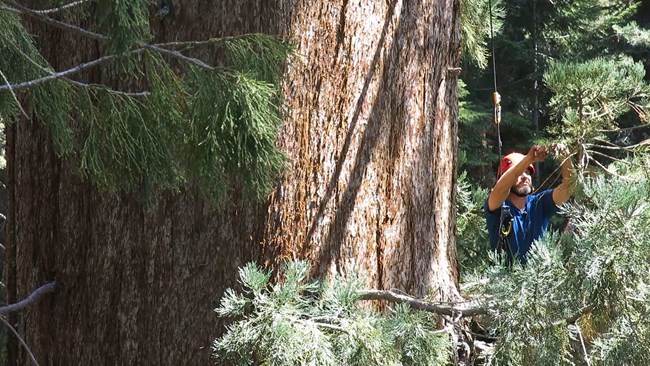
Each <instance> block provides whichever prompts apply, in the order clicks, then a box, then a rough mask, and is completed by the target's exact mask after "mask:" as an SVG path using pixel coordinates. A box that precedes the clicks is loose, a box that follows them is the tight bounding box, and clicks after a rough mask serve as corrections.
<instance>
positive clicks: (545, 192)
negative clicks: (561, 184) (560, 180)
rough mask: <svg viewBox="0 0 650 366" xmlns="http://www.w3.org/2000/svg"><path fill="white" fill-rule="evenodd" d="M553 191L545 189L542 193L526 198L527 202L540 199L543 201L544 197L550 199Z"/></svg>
mask: <svg viewBox="0 0 650 366" xmlns="http://www.w3.org/2000/svg"><path fill="white" fill-rule="evenodd" d="M553 189H554V188H548V189H545V190H543V191H539V192H536V193H533V194H531V195H530V196H528V197H529V198H528V200H529V201H532V200H540V199H543V198H544V197H548V196H551V197H552V196H553Z"/></svg>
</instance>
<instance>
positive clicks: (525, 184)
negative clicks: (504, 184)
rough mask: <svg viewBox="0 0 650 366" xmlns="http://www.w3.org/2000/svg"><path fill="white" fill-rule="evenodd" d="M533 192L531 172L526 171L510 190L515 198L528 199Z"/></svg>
mask: <svg viewBox="0 0 650 366" xmlns="http://www.w3.org/2000/svg"><path fill="white" fill-rule="evenodd" d="M532 191H533V186H532V183H531V178H530V172H529V171H528V170H526V171H525V172H523V173H522V174H521V175H520V176H519V177H518V178H517V181H516V182H515V184H514V185H513V186H512V187H511V188H510V192H512V193H513V194H514V195H515V196H519V197H526V196H528V195H529V194H531V192H532Z"/></svg>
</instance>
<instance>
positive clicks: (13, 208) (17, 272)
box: [7, 0, 460, 366]
mask: <svg viewBox="0 0 650 366" xmlns="http://www.w3.org/2000/svg"><path fill="white" fill-rule="evenodd" d="M30 3H32V4H31V5H33V4H35V3H37V2H36V1H32V2H30ZM172 4H173V6H174V12H173V14H172V15H171V16H169V17H167V18H165V19H163V20H162V21H161V20H158V19H155V18H152V20H151V21H152V28H153V30H154V38H155V41H157V42H158V41H172V40H190V39H207V38H210V37H216V36H223V35H232V34H241V33H248V32H266V33H274V34H282V35H285V36H287V37H288V38H290V39H292V40H293V41H294V42H295V44H296V45H297V52H298V55H299V57H298V58H297V60H296V61H295V62H294V63H293V64H292V66H291V67H290V68H289V69H288V70H287V73H286V75H285V80H286V81H285V85H284V91H285V94H284V95H285V101H286V106H287V110H288V112H287V116H286V121H285V127H284V131H283V132H282V134H281V136H280V144H281V146H282V148H283V149H284V151H286V153H287V155H288V156H289V160H290V166H289V167H288V168H287V170H286V173H285V175H284V176H283V177H282V180H281V182H279V183H278V187H277V189H276V190H275V192H274V193H273V194H272V196H271V199H270V202H268V203H264V204H252V203H246V202H242V200H241V199H240V198H239V197H238V196H237V194H236V193H233V196H232V197H231V200H232V202H234V204H229V205H224V207H212V206H211V205H210V204H209V203H207V201H205V200H204V199H203V198H202V197H200V195H199V194H198V193H197V192H196V190H195V189H189V190H188V191H187V192H184V193H181V194H172V193H169V192H164V193H162V194H160V195H159V196H158V197H157V200H156V205H155V207H154V208H153V209H151V210H147V208H146V207H144V205H143V204H142V202H141V200H140V199H139V197H138V196H139V195H138V194H137V193H130V194H126V193H110V192H105V191H100V190H98V189H97V188H95V187H94V186H93V185H92V184H91V183H89V182H87V181H86V180H85V179H84V178H82V177H80V176H79V175H78V169H77V168H76V166H75V161H74V160H60V159H58V158H57V157H56V155H55V153H54V151H53V147H52V144H51V138H50V136H49V132H48V130H47V129H46V128H45V127H44V125H43V124H42V123H41V122H39V121H36V120H33V121H22V122H20V123H18V124H15V125H12V126H10V127H9V128H8V130H7V161H8V177H7V180H8V192H7V199H8V222H7V237H8V238H7V241H8V243H7V244H8V245H7V265H8V271H7V274H8V278H7V285H8V300H9V301H10V302H15V301H17V300H20V299H22V298H24V297H25V296H27V295H28V294H29V293H30V292H31V291H32V290H33V289H35V288H36V287H38V286H40V285H41V284H43V283H45V282H47V281H50V280H56V281H58V283H59V287H58V289H57V292H56V293H54V294H52V295H48V297H46V298H45V299H43V300H42V301H41V302H40V303H38V304H37V305H35V306H33V307H31V308H29V309H28V310H25V311H23V312H21V313H20V314H18V315H15V316H13V318H12V319H11V321H12V322H13V323H14V324H17V326H18V330H19V332H20V333H21V334H23V335H24V337H25V340H26V341H27V343H28V344H29V346H30V347H31V349H32V351H33V352H34V355H35V356H36V358H37V360H38V361H39V363H40V364H41V365H66V366H67V365H89V364H90V365H189V364H191V365H208V364H211V361H210V345H211V341H212V340H213V339H214V338H215V337H217V336H218V334H219V332H220V331H221V330H222V325H223V324H222V323H221V322H220V321H219V320H218V319H217V317H216V315H215V314H214V313H213V312H212V309H213V308H215V307H216V306H217V305H218V302H219V298H220V296H221V295H222V294H223V292H224V290H225V289H226V288H227V287H231V286H234V285H235V280H236V276H237V268H238V267H239V266H241V265H242V264H244V263H246V262H248V261H251V260H257V261H265V262H266V263H267V264H276V263H278V262H279V260H281V259H285V258H294V257H297V258H309V259H311V260H312V261H313V262H314V264H315V271H316V273H317V274H319V275H327V274H331V273H334V272H335V271H340V272H343V273H348V272H350V271H356V272H357V273H359V274H361V275H363V276H365V277H366V278H367V280H368V285H369V286H372V287H376V288H394V289H399V290H401V291H405V292H408V293H410V294H412V295H416V296H422V295H424V294H425V293H427V292H428V291H429V290H432V291H433V294H434V296H435V297H437V298H439V299H451V298H454V297H455V296H457V294H456V277H457V274H456V259H455V258H456V251H455V239H454V230H455V205H454V195H455V188H454V184H455V176H456V175H455V167H456V147H457V146H456V145H457V142H456V141H457V138H456V127H457V118H456V111H457V109H456V108H457V100H456V74H455V73H454V72H453V71H449V69H450V68H454V67H457V66H458V64H459V50H460V48H459V37H460V36H459V29H458V26H459V23H458V22H459V20H458V14H459V1H458V0H455V1H451V0H449V1H433V0H426V1H425V0H420V1H409V0H404V1H389V2H361V3H359V2H349V1H347V0H341V1H321V2H312V1H297V2H296V1H281V0H272V1H269V0H246V1H244V0H237V1H234V0H230V1H219V2H201V1H198V0H187V1H184V2H172ZM361 4H365V5H361ZM154 12H155V9H152V14H153V13H154ZM81 25H82V26H84V27H86V28H88V24H87V23H83V24H81ZM29 29H30V31H32V33H34V34H35V35H36V37H37V41H38V45H39V48H40V49H41V51H42V53H43V54H44V56H45V57H46V58H47V59H48V60H49V61H50V63H51V64H52V65H53V66H54V68H55V69H56V70H62V69H66V68H68V67H71V66H73V65H74V64H77V63H79V62H83V61H84V60H90V59H92V58H95V57H97V56H98V52H99V51H98V49H99V48H100V47H98V45H97V44H96V43H95V42H94V41H88V40H84V39H82V38H80V37H79V36H77V35H75V34H72V33H69V32H67V31H62V30H58V29H54V28H51V27H49V26H47V25H44V24H40V23H38V22H30V24H29ZM201 56H206V57H207V58H205V59H207V60H208V61H209V60H210V58H209V57H210V55H207V54H206V55H201ZM80 77H82V78H84V79H85V80H86V81H92V82H104V83H114V82H116V81H115V80H112V79H111V75H110V72H108V71H107V70H103V71H99V70H95V71H93V72H89V73H87V74H85V75H80ZM9 353H10V355H9V357H10V361H11V364H21V365H22V364H28V363H29V361H28V359H27V357H26V354H25V353H24V352H23V351H21V350H19V349H18V345H17V343H15V342H14V343H13V344H12V345H11V346H10V347H9Z"/></svg>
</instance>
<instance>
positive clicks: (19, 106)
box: [0, 70, 30, 119]
mask: <svg viewBox="0 0 650 366" xmlns="http://www.w3.org/2000/svg"><path fill="white" fill-rule="evenodd" d="M0 75H1V76H2V79H4V81H5V83H6V88H8V89H9V92H10V93H11V96H12V97H14V100H15V101H16V105H17V106H18V109H20V112H21V113H22V114H23V116H24V117H25V118H27V119H30V118H29V115H27V112H25V110H24V109H23V106H22V105H20V101H19V100H18V97H17V96H16V93H14V88H12V87H11V83H10V82H9V79H7V77H6V76H5V74H4V73H3V72H2V70H0ZM3 87H5V86H0V88H3ZM0 90H1V89H0Z"/></svg>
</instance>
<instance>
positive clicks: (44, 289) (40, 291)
mask: <svg viewBox="0 0 650 366" xmlns="http://www.w3.org/2000/svg"><path fill="white" fill-rule="evenodd" d="M56 286H57V283H56V281H52V282H48V283H46V284H45V285H43V286H41V287H39V288H37V289H36V290H34V292H32V293H31V294H30V295H29V296H27V297H26V298H25V299H23V300H21V301H19V302H17V303H15V304H10V305H7V306H2V307H0V314H3V313H8V312H11V311H16V310H20V309H22V308H25V307H27V306H29V305H31V304H33V303H35V302H37V301H38V300H39V299H40V298H41V296H43V295H45V294H48V293H50V292H54V290H55V289H56Z"/></svg>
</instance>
